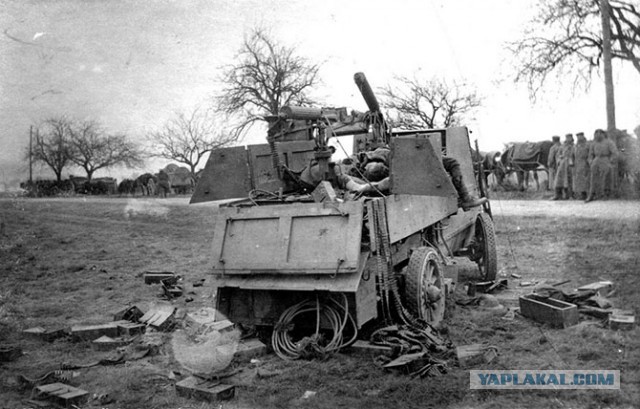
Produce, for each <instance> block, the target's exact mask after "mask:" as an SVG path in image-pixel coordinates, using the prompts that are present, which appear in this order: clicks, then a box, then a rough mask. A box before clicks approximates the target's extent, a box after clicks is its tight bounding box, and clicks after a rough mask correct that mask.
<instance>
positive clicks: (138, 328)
mask: <svg viewBox="0 0 640 409" xmlns="http://www.w3.org/2000/svg"><path fill="white" fill-rule="evenodd" d="M116 322H117V324H118V335H119V336H127V337H134V336H136V335H140V334H144V332H145V330H146V329H147V327H146V326H145V325H144V324H139V323H136V322H130V321H116Z"/></svg>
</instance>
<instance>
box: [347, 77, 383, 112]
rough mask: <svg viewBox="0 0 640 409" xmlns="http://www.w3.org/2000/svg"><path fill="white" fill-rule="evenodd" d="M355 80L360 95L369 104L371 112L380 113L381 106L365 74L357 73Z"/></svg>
mask: <svg viewBox="0 0 640 409" xmlns="http://www.w3.org/2000/svg"><path fill="white" fill-rule="evenodd" d="M353 79H354V80H355V82H356V85H357V86H358V89H359V90H360V94H362V98H364V101H365V102H366V103H367V107H369V111H371V112H380V104H378V99H377V98H376V96H375V94H374V93H373V90H372V89H371V85H369V81H367V77H366V76H365V75H364V73H363V72H357V73H355V75H354V76H353Z"/></svg>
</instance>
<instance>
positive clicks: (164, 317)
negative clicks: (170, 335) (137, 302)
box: [139, 304, 176, 331]
mask: <svg viewBox="0 0 640 409" xmlns="http://www.w3.org/2000/svg"><path fill="white" fill-rule="evenodd" d="M175 312H176V308H175V307H174V306H172V305H166V304H159V305H156V306H154V307H153V308H151V309H150V310H149V311H147V313H146V314H144V315H143V316H142V317H141V318H140V320H139V321H140V322H143V323H145V324H147V325H149V326H151V327H153V328H155V329H158V330H161V331H164V330H169V329H171V328H172V327H173V325H174V320H173V319H172V317H173V314H174V313H175Z"/></svg>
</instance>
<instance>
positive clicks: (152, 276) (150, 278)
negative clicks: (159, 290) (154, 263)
mask: <svg viewBox="0 0 640 409" xmlns="http://www.w3.org/2000/svg"><path fill="white" fill-rule="evenodd" d="M143 277H144V283H145V284H160V283H161V282H162V281H165V280H169V282H171V280H173V284H175V283H177V282H178V276H176V273H173V272H170V271H147V272H146V273H144V275H143Z"/></svg>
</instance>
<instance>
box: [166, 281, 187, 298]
mask: <svg viewBox="0 0 640 409" xmlns="http://www.w3.org/2000/svg"><path fill="white" fill-rule="evenodd" d="M161 284H162V291H163V292H164V295H165V296H166V297H167V299H169V300H172V299H174V298H178V297H181V296H182V293H183V290H182V286H179V285H178V284H177V283H176V281H175V280H173V279H167V280H162V281H161Z"/></svg>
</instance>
